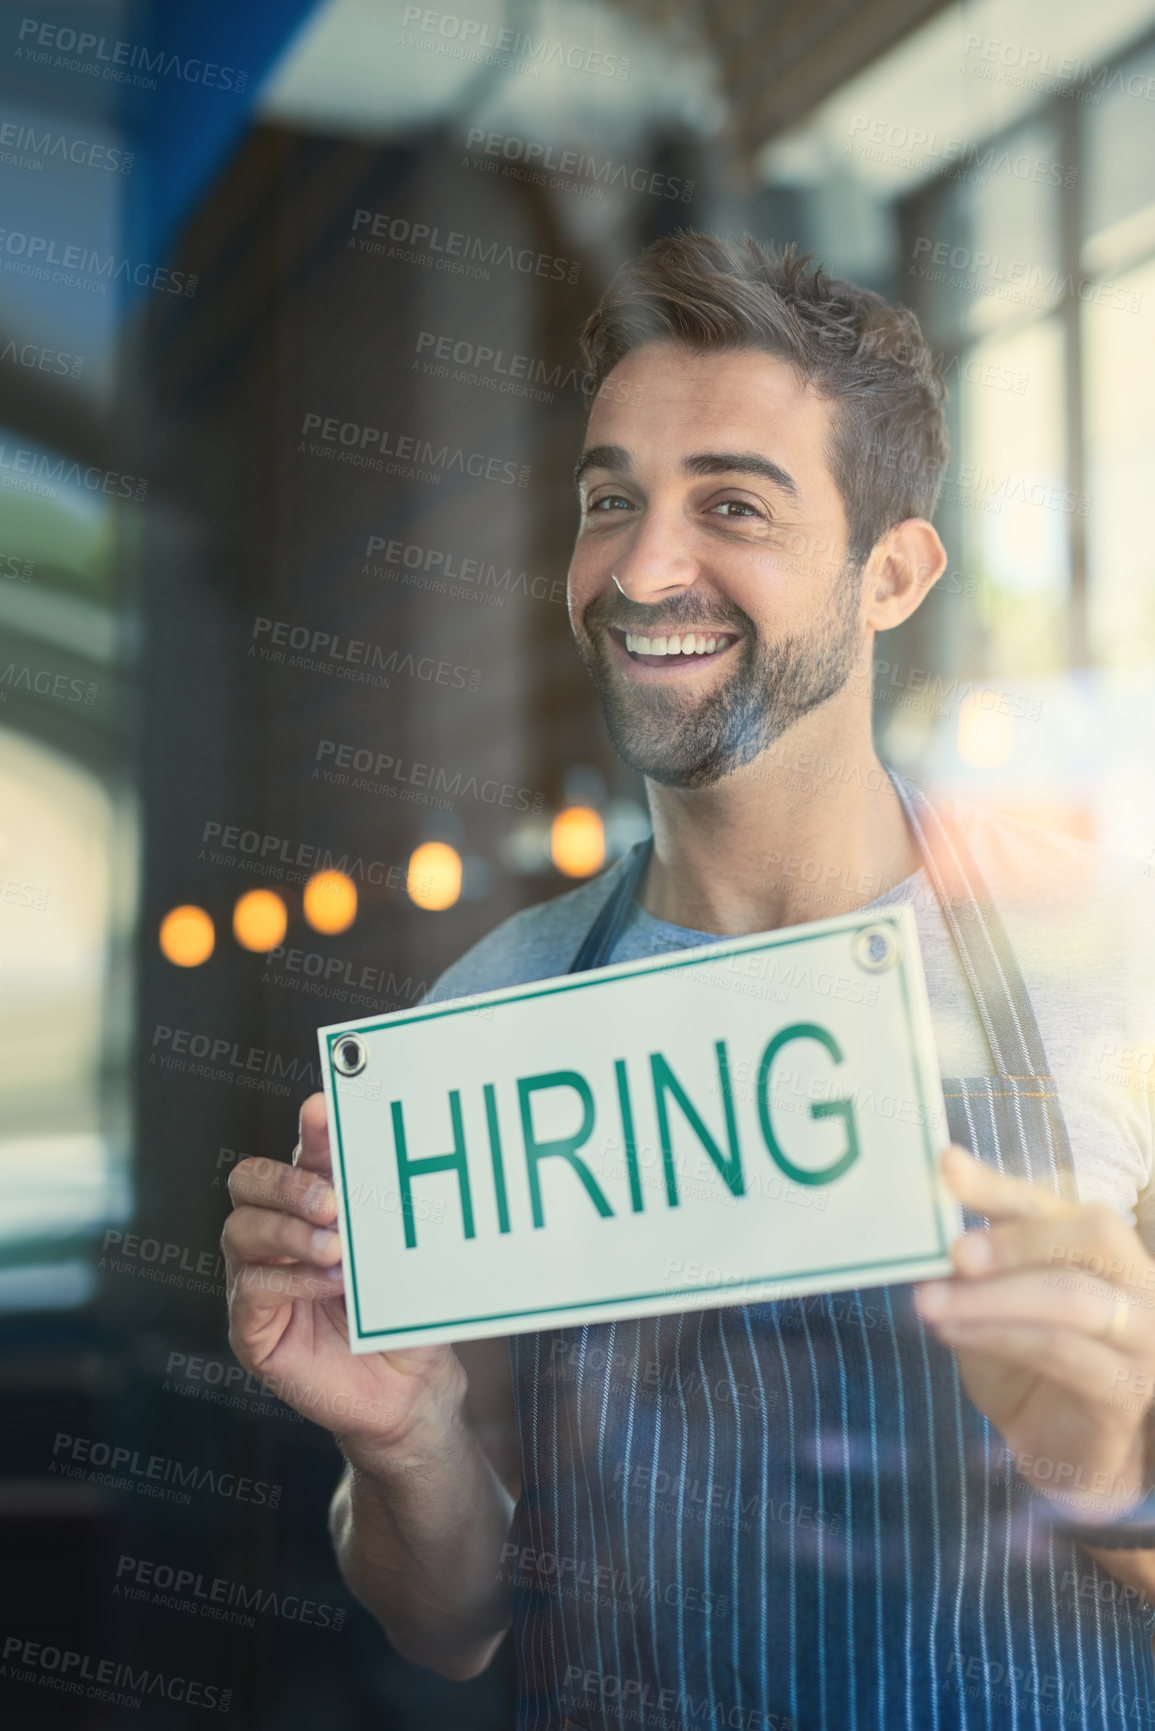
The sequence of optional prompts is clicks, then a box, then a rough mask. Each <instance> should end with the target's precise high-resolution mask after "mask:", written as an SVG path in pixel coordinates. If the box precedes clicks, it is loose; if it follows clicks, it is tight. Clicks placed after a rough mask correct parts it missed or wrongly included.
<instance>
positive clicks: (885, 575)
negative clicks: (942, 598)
mask: <svg viewBox="0 0 1155 1731" xmlns="http://www.w3.org/2000/svg"><path fill="white" fill-rule="evenodd" d="M945 570H946V548H945V547H944V546H943V544H942V542H941V541H940V540H939V537H938V530H937V529H936V528H935V527H934V525H933V523H928V522H927V520H926V518H925V517H907V518H906V519H905V521H904V522H902V523H896V524H895V526H894V528H893V529H891V530H889V531H888V533H887V534H885V535H884V536H883V537H882V540H881V541H879V542H878V543H877V545H876V546H875V548H874V550H873V552H872V553H871V555H870V558H869V559H868V560H867V563H866V570H865V571H864V572H863V591H862V592H863V601H864V603H865V613H864V615H863V623H864V624H865V625H868V626H869V627H870V628H871V629H872V630H873V631H892V630H893V629H894V627H895V626H896V625H901V624H902V622H903V620H904V619H909V618H910V616H911V614H912V613H913V612H914V610H915V608H916V607H917V606H918V605H919V603H920V602H921V601H922V599H923V597H924V596H926V595H928V594H929V593H930V591H931V589H932V588H933V587H934V585H935V584H936V583H937V582H938V579H939V578H940V577H941V576H942V574H943V572H944V571H945Z"/></svg>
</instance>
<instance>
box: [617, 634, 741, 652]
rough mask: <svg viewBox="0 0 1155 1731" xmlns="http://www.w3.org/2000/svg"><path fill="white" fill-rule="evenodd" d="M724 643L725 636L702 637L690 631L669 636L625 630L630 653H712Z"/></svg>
mask: <svg viewBox="0 0 1155 1731" xmlns="http://www.w3.org/2000/svg"><path fill="white" fill-rule="evenodd" d="M725 643H726V639H725V637H704V636H702V634H701V633H700V632H698V633H695V632H692V631H688V632H686V633H685V634H684V635H680V636H671V637H642V636H641V635H640V633H638V632H635V631H627V632H626V648H627V649H628V650H629V651H630V653H631V654H632V655H713V653H714V651H715V650H716V649H721V648H723V647H724V646H725Z"/></svg>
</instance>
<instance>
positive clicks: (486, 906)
mask: <svg viewBox="0 0 1155 1731" xmlns="http://www.w3.org/2000/svg"><path fill="white" fill-rule="evenodd" d="M26 3H27V4H30V3H31V0H21V5H20V6H10V5H4V6H3V7H0V91H2V98H3V100H2V112H0V185H2V187H3V200H2V206H0V209H2V212H3V215H2V217H0V222H2V225H3V226H2V227H0V986H2V992H0V1035H2V1044H0V1052H2V1056H0V1100H2V1105H3V1113H2V1118H0V1163H2V1168H3V1176H4V1190H3V1194H4V1198H5V1201H4V1205H3V1211H2V1217H0V1230H2V1235H3V1236H2V1242H0V1338H2V1341H3V1349H4V1350H3V1358H2V1371H0V1374H2V1376H3V1387H4V1394H5V1397H6V1406H7V1410H8V1413H9V1415H10V1419H11V1421H12V1422H11V1423H10V1426H9V1437H8V1440H7V1442H6V1444H5V1449H6V1467H7V1475H8V1476H7V1478H6V1481H5V1485H4V1489H3V1492H2V1499H3V1500H2V1505H0V1506H2V1509H3V1516H4V1521H5V1525H6V1528H7V1536H10V1538H11V1540H12V1541H13V1545H14V1547H18V1548H19V1550H20V1553H21V1556H22V1561H21V1563H20V1565H19V1567H18V1568H17V1567H12V1568H10V1570H9V1571H8V1577H7V1581H6V1586H5V1592H6V1594H7V1596H8V1601H9V1602H8V1603H7V1604H6V1606H5V1615H4V1627H5V1631H6V1636H5V1639H6V1641H7V1640H8V1638H9V1636H17V1637H19V1638H20V1642H21V1643H22V1642H24V1641H31V1642H35V1643H40V1644H41V1646H42V1647H43V1648H45V1649H46V1650H48V1651H54V1650H57V1649H59V1650H68V1651H74V1652H78V1653H80V1654H82V1655H86V1656H88V1662H89V1664H90V1668H91V1671H92V1673H93V1674H95V1671H96V1667H97V1666H98V1664H99V1663H100V1661H102V1660H109V1661H113V1662H114V1669H115V1666H119V1665H123V1664H129V1665H132V1666H134V1667H137V1668H139V1667H140V1666H141V1665H143V1664H147V1665H150V1666H152V1667H153V1668H154V1670H155V1669H157V1668H159V1669H160V1670H161V1671H163V1673H164V1675H165V1677H166V1679H168V1680H169V1682H171V1680H172V1679H173V1678H183V1679H185V1680H186V1684H187V1685H188V1686H187V1687H185V1688H183V1689H181V1690H176V1689H171V1688H168V1687H167V1686H166V1688H165V1689H164V1691H163V1692H162V1691H161V1690H159V1689H158V1690H156V1691H154V1692H152V1693H149V1694H148V1695H147V1696H146V1697H145V1698H144V1701H143V1705H142V1706H140V1707H139V1708H135V1709H130V1708H127V1707H125V1706H124V1705H123V1704H122V1705H117V1704H115V1703H107V1702H106V1703H102V1702H100V1701H97V1700H89V1699H86V1698H85V1697H83V1696H82V1695H69V1694H67V1693H65V1692H64V1691H63V1690H61V1689H60V1688H58V1687H56V1686H55V1684H54V1683H53V1681H52V1675H53V1674H54V1673H53V1667H52V1665H51V1664H47V1663H41V1664H40V1667H39V1669H38V1670H35V1671H34V1673H31V1674H34V1677H35V1679H36V1681H34V1682H33V1683H28V1682H20V1681H18V1680H16V1679H15V1678H14V1677H13V1676H12V1675H11V1674H9V1675H8V1676H7V1677H0V1691H3V1692H4V1693H5V1695H6V1696H7V1697H8V1699H7V1700H6V1708H5V1710H6V1717H7V1722H8V1723H11V1724H13V1725H25V1724H32V1723H35V1724H37V1725H45V1726H47V1725H57V1724H59V1725H68V1726H90V1725H91V1726H113V1725H119V1724H121V1723H122V1722H131V1723H132V1724H133V1725H135V1726H142V1727H146V1726H150V1725H153V1724H154V1723H155V1724H158V1725H159V1724H165V1725H169V1724H171V1723H173V1722H174V1721H176V1720H190V1719H191V1720H195V1719H196V1716H197V1713H198V1712H199V1711H202V1710H203V1709H204V1707H205V1706H206V1705H212V1704H213V1703H214V1702H215V1705H216V1707H217V1709H218V1710H219V1709H220V1708H221V1707H223V1706H227V1707H228V1709H229V1711H230V1712H231V1713H232V1715H233V1723H236V1724H240V1725H243V1726H245V1727H251V1728H253V1731H258V1728H260V1731H264V1728H266V1727H267V1728H270V1731H271V1728H273V1727H276V1728H277V1731H284V1728H286V1727H291V1726H313V1725H316V1724H319V1723H325V1724H326V1725H329V1726H334V1727H342V1728H344V1727H350V1728H355V1727H362V1726H363V1727H370V1726H372V1727H374V1728H376V1731H381V1728H385V1731H393V1728H398V1731H400V1728H408V1727H411V1726H413V1727H416V1726H418V1725H421V1726H422V1727H445V1728H446V1731H449V1728H451V1727H452V1728H454V1731H458V1728H462V1727H470V1728H472V1727H476V1728H477V1731H488V1728H490V1727H494V1728H496V1727H500V1726H506V1725H507V1724H508V1723H509V1708H508V1701H509V1676H508V1667H507V1664H506V1661H505V1657H504V1656H502V1657H501V1658H499V1660H498V1661H497V1662H496V1663H495V1665H494V1667H493V1668H492V1670H491V1672H490V1673H489V1674H487V1676H486V1677H484V1678H482V1679H480V1680H478V1681H476V1682H474V1683H472V1684H468V1685H455V1684H449V1683H446V1682H443V1681H441V1680H439V1679H438V1678H436V1677H433V1676H432V1675H431V1674H429V1673H427V1672H423V1671H419V1670H416V1669H414V1668H413V1667H411V1666H409V1665H407V1664H406V1663H404V1662H403V1661H401V1660H400V1659H399V1658H398V1657H397V1656H395V1655H394V1654H393V1653H392V1652H391V1651H390V1648H389V1645H388V1643H387V1641H386V1640H385V1639H384V1637H383V1636H382V1634H381V1633H380V1631H379V1630H378V1629H377V1627H376V1626H375V1625H374V1624H373V1623H372V1622H371V1621H370V1620H369V1619H368V1618H367V1617H366V1616H365V1615H364V1614H363V1613H362V1612H360V1611H359V1609H358V1608H357V1607H355V1606H354V1605H352V1604H351V1602H350V1600H349V1598H348V1595H347V1594H346V1593H345V1592H344V1589H343V1588H342V1586H341V1583H340V1581H339V1579H338V1577H337V1575H336V1572H335V1569H334V1566H333V1563H332V1561H331V1557H330V1552H329V1546H328V1541H327V1537H326V1534H325V1524H324V1515H325V1507H326V1502H327V1498H328V1495H329V1492H330V1489H331V1487H332V1484H333V1482H334V1480H335V1477H336V1472H337V1466H338V1461H337V1457H336V1454H335V1450H334V1447H333V1444H332V1442H331V1439H330V1438H329V1436H328V1435H327V1434H326V1433H323V1432H321V1431H319V1430H317V1429H314V1428H313V1427H312V1426H310V1425H308V1424H306V1423H304V1422H302V1421H299V1420H297V1419H295V1417H294V1416H293V1415H292V1414H291V1413H289V1412H288V1411H287V1409H285V1408H283V1407H280V1406H279V1405H278V1404H277V1403H276V1402H275V1401H273V1400H271V1399H269V1398H267V1397H266V1396H264V1395H263V1394H262V1391H261V1390H260V1388H259V1387H258V1386H256V1385H254V1384H252V1383H251V1382H246V1381H245V1380H244V1379H243V1378H242V1376H241V1373H240V1370H239V1367H238V1366H237V1365H236V1364H235V1362H234V1361H233V1359H232V1357H231V1355H230V1353H229V1351H228V1347H227V1343H226V1339H225V1313H224V1304H223V1297H222V1287H221V1272H222V1270H221V1265H220V1261H219V1257H218V1251H217V1246H218V1239H219V1234H220V1228H221V1224H222V1222H223V1219H224V1216H225V1214H226V1212H227V1209H228V1198H227V1191H226V1189H225V1184H226V1181H227V1177H228V1172H229V1170H230V1168H231V1166H232V1165H233V1164H234V1163H235V1162H236V1161H237V1160H238V1159H241V1158H244V1157H245V1155H246V1154H257V1153H263V1154H271V1155H276V1156H278V1157H283V1156H285V1155H287V1153H288V1151H289V1149H290V1148H291V1146H292V1143H293V1141H294V1138H295V1124H296V1111H297V1105H298V1103H299V1100H300V1098H301V1097H302V1096H303V1095H304V1094H306V1093H308V1092H311V1091H312V1089H313V1088H314V1087H315V1086H316V1085H317V1071H316V1041H315V1030H316V1028H317V1027H318V1026H319V1025H321V1024H323V1023H325V1022H330V1021H334V1020H339V1019H341V1018H342V1017H345V1016H354V1015H367V1014H369V1013H371V1012H375V1011H378V1010H391V1009H399V1008H406V1007H409V1006H411V1005H412V1004H413V1003H414V1001H415V1000H416V998H417V997H418V996H420V994H421V992H422V991H423V990H424V989H425V987H426V986H427V984H428V983H429V982H430V981H431V980H433V979H434V978H435V976H436V975H437V973H438V972H439V971H440V970H441V969H442V968H443V967H445V966H446V965H447V964H448V963H449V962H450V961H451V960H453V959H454V958H456V957H457V956H458V955H460V954H461V953H462V951H464V950H465V949H466V948H467V947H468V946H469V945H470V944H471V943H473V942H474V941H475V940H476V939H477V938H478V937H480V936H481V935H482V934H483V933H484V932H485V931H487V930H488V929H490V928H491V927H492V926H493V925H495V924H496V923H497V922H498V921H500V920H501V919H503V918H505V917H506V916H507V915H509V914H510V913H512V912H514V911H515V910H517V909H518V908H520V907H523V906H526V905H528V904H529V903H531V902H534V901H536V900H540V899H542V898H544V897H547V896H551V895H555V894H557V893H558V892H559V891H560V890H562V889H564V888H566V887H567V886H568V885H569V884H570V883H572V882H574V881H576V880H578V879H580V878H581V877H583V876H587V875H589V874H590V873H592V872H595V871H597V870H599V869H601V867H602V865H603V864H604V863H605V862H606V861H607V860H608V859H612V858H614V857H616V856H617V855H618V854H620V852H621V851H622V850H623V849H624V848H625V847H627V846H629V844H630V843H631V842H632V841H633V840H634V839H636V837H637V836H638V835H639V834H641V833H644V830H645V827H646V820H645V814H644V807H643V803H642V798H641V786H640V783H639V782H638V781H637V779H636V778H635V777H634V776H632V775H631V774H630V773H629V772H627V771H624V770H623V769H622V768H621V767H620V766H619V765H618V764H617V763H616V761H615V760H614V759H613V758H612V755H611V753H610V752H609V749H608V746H607V744H606V741H605V738H604V735H603V732H602V728H601V723H600V719H599V715H598V711H597V706H596V702H595V698H594V692H593V687H592V685H591V684H590V682H589V681H588V679H587V677H586V675H585V673H584V672H583V670H582V668H581V666H580V664H579V662H578V660H577V657H576V654H575V653H574V651H573V648H572V644H571V640H570V636H569V630H568V625H567V620H566V614H565V607H564V577H565V570H566V565H567V561H568V548H569V545H570V542H571V539H572V535H573V530H574V524H575V515H574V508H573V501H572V496H571V489H570V482H569V471H570V468H571V465H572V463H573V460H574V457H575V455H576V452H577V450H578V448H579V441H580V438H581V432H582V427H583V412H582V400H581V391H580V383H581V380H580V361H579V358H578V355H577V350H576V333H577V330H578V327H579V325H580V323H581V321H582V319H583V318H584V317H585V315H586V313H587V312H588V311H589V309H590V308H591V306H592V305H593V303H594V301H595V300H596V298H597V296H598V294H599V293H600V291H601V289H602V288H603V287H604V285H605V283H606V281H607V280H608V278H609V277H610V276H611V274H612V273H613V272H614V270H615V269H616V268H617V266H618V265H619V264H620V263H621V262H622V261H623V260H624V259H626V258H627V257H629V256H630V255H632V254H634V253H635V252H637V251H638V250H639V249H640V248H641V247H643V246H644V245H645V244H646V243H647V242H649V241H651V240H653V239H654V238H655V237H657V236H658V235H661V234H667V233H670V232H672V231H673V230H675V229H677V228H680V227H684V226H687V225H691V226H694V227H699V228H705V229H711V230H716V231H718V232H720V233H724V234H739V233H741V232H742V231H743V230H749V231H750V232H751V233H752V234H754V235H755V236H757V237H758V238H759V239H762V240H768V241H773V242H775V243H776V244H781V243H783V242H786V241H791V240H793V241H797V242H798V243H799V244H800V245H801V246H802V247H803V248H812V249H814V250H815V251H817V253H818V254H819V255H820V256H821V257H822V258H823V259H824V260H825V261H826V263H827V264H828V265H829V267H830V268H831V269H832V270H834V271H836V272H838V273H840V274H844V275H848V276H851V277H854V278H856V279H857V280H858V281H860V282H864V283H866V284H868V285H870V286H871V287H874V288H876V289H879V290H880V291H881V292H883V293H884V294H886V295H888V296H891V297H893V298H897V299H901V300H902V301H904V302H906V304H908V305H909V306H911V307H913V308H914V309H915V310H916V311H917V313H918V314H919V316H920V318H921V319H922V321H923V324H924V328H925V330H926V332H927V335H928V337H929V339H930V341H931V343H932V345H933V347H934V349H935V351H936V354H937V355H938V357H939V365H940V369H941V371H942V372H943V374H944V376H945V378H946V381H947V384H948V387H949V390H950V403H949V412H950V419H951V433H952V442H953V457H952V462H951V468H950V472H949V477H948V481H947V485H946V487H945V489H944V495H943V501H942V505H941V507H940V510H939V512H938V518H937V520H938V523H939V526H940V530H941V532H942V535H943V538H944V540H945V542H946V544H947V547H948V549H949V551H950V564H949V568H948V572H947V575H946V576H945V577H944V578H943V580H942V582H941V583H940V584H939V585H938V588H937V589H936V591H935V592H934V593H933V595H932V597H931V598H930V599H929V600H928V601H927V602H926V604H925V605H924V607H923V608H922V609H921V611H920V612H919V613H918V614H917V615H916V616H915V618H914V619H913V620H912V621H911V622H910V624H909V625H908V626H907V627H904V628H903V630H902V631H901V632H899V633H893V634H891V635H890V636H889V637H884V638H880V639H879V642H878V649H877V661H876V669H875V672H876V698H877V705H876V707H877V735H878V741H879V747H880V750H881V752H882V754H883V756H884V757H886V758H888V759H889V760H890V761H892V762H894V763H895V764H897V765H898V766H899V767H901V768H903V769H905V770H906V771H908V772H909V773H911V774H913V775H915V776H916V777H918V778H919V779H920V780H923V781H926V782H928V783H931V784H933V785H934V786H937V787H942V788H944V789H947V790H948V791H951V792H956V793H960V794H962V795H964V796H966V797H968V798H973V799H979V800H984V801H987V802H989V803H991V804H994V805H998V806H1001V807H1005V808H1007V809H1010V810H1013V811H1015V812H1017V813H1019V814H1020V815H1025V816H1029V817H1032V818H1034V819H1035V820H1036V821H1038V822H1041V823H1044V824H1046V825H1048V826H1050V827H1053V828H1056V829H1061V830H1063V831H1066V832H1068V833H1071V834H1074V835H1077V836H1081V837H1084V838H1086V839H1089V840H1093V841H1096V842H1099V843H1101V844H1103V845H1105V846H1108V847H1112V848H1118V849H1123V850H1126V851H1129V852H1132V853H1136V854H1138V855H1140V856H1142V857H1148V858H1153V859H1155V808H1153V803H1152V793H1153V791H1155V788H1153V783H1155V757H1153V754H1152V751H1151V740H1152V737H1153V723H1155V681H1153V679H1152V666H1153V663H1155V586H1153V581H1152V580H1153V578H1155V552H1153V550H1152V549H1153V543H1152V538H1151V535H1150V533H1149V532H1148V530H1147V529H1146V528H1145V523H1146V508H1147V502H1148V495H1149V493H1150V490H1151V475H1152V472H1153V471H1152V461H1153V459H1155V0H1098V3H1097V4H1096V5H1095V6H1094V7H1087V6H1086V5H1085V4H1083V0H1045V3H1044V0H995V3H991V4H983V3H976V4H963V5H950V6H942V5H939V4H937V3H936V0H819V3H818V4H812V5H811V4H808V5H806V6H804V5H802V4H801V3H800V0H709V3H707V0H597V3H595V0H590V3H585V0H578V3H574V4H564V5H563V4H561V3H554V4H551V3H549V0H541V3H536V4H535V3H533V0H525V3H522V0H505V3H502V0H459V3H460V6H461V8H462V9H461V11H459V12H441V11H432V10H428V9H426V8H424V7H419V6H415V5H414V6H408V5H402V4H399V3H396V0H276V3H275V4H274V3H271V0H246V4H245V5H244V6H236V5H229V4H225V3H224V0H198V4H197V5H196V6H195V7H193V6H181V5H178V4H176V3H175V0H173V3H172V4H169V5H163V4H152V5H146V4H140V5H131V4H123V5H120V4H114V3H107V4H106V3H103V0H85V3H84V4H81V5H71V6H70V5H67V4H63V3H60V0H53V3H52V5H51V10H50V11H49V10H45V11H39V10H37V11H35V12H32V11H28V10H24V9H23V7H24V5H25V4H26ZM831 773H837V770H836V767H835V768H834V769H832V771H831ZM155 1462H159V1463H160V1464H159V1465H154V1464H152V1463H155ZM178 1468H179V1470H178ZM194 1469H195V1471H194ZM190 1473H191V1474H192V1475H193V1476H192V1480H191V1483H192V1488H191V1489H188V1490H187V1491H185V1490H180V1489H178V1488H177V1487H179V1486H180V1485H182V1484H186V1485H187V1484H189V1483H190V1477H189V1475H190ZM229 1475H234V1476H232V1477H230V1476H229ZM7 1656H8V1649H7V1647H6V1653H5V1657H7ZM14 1662H15V1661H14ZM58 1669H59V1668H58V1667H57V1673H55V1674H56V1675H57V1680H59V1678H58ZM87 1674H88V1673H86V1675H87ZM113 1674H114V1672H113V1671H110V1670H106V1671H105V1672H104V1673H103V1675H104V1677H105V1678H106V1679H107V1678H108V1677H111V1676H113ZM116 1674H117V1675H119V1674H120V1673H118V1672H117V1673H116ZM193 1684H195V1685H196V1688H195V1689H194V1688H193V1687H192V1685H193ZM210 1691H216V1692H217V1693H216V1695H215V1696H210V1694H209V1693H208V1692H210ZM228 1691H231V1695H228V1694H227V1692H228ZM178 1697H179V1698H178ZM322 1716H323V1717H322Z"/></svg>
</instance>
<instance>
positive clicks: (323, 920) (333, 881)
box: [303, 872, 357, 937]
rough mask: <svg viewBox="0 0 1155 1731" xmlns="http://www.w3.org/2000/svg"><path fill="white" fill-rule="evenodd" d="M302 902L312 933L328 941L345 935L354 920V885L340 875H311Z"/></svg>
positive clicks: (355, 889) (347, 878)
mask: <svg viewBox="0 0 1155 1731" xmlns="http://www.w3.org/2000/svg"><path fill="white" fill-rule="evenodd" d="M303 900H304V904H305V918H306V919H307V920H308V922H309V924H310V925H311V926H312V928H313V930H314V931H315V932H325V933H326V934H327V936H329V937H336V935H337V933H338V932H347V931H348V930H349V927H350V926H351V925H352V924H353V921H354V920H355V919H356V918H357V885H356V884H355V883H354V882H353V879H352V878H350V877H346V876H345V873H344V872H314V873H313V876H312V877H311V878H310V879H309V881H308V883H307V884H306V885H305V894H304V897H303Z"/></svg>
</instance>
